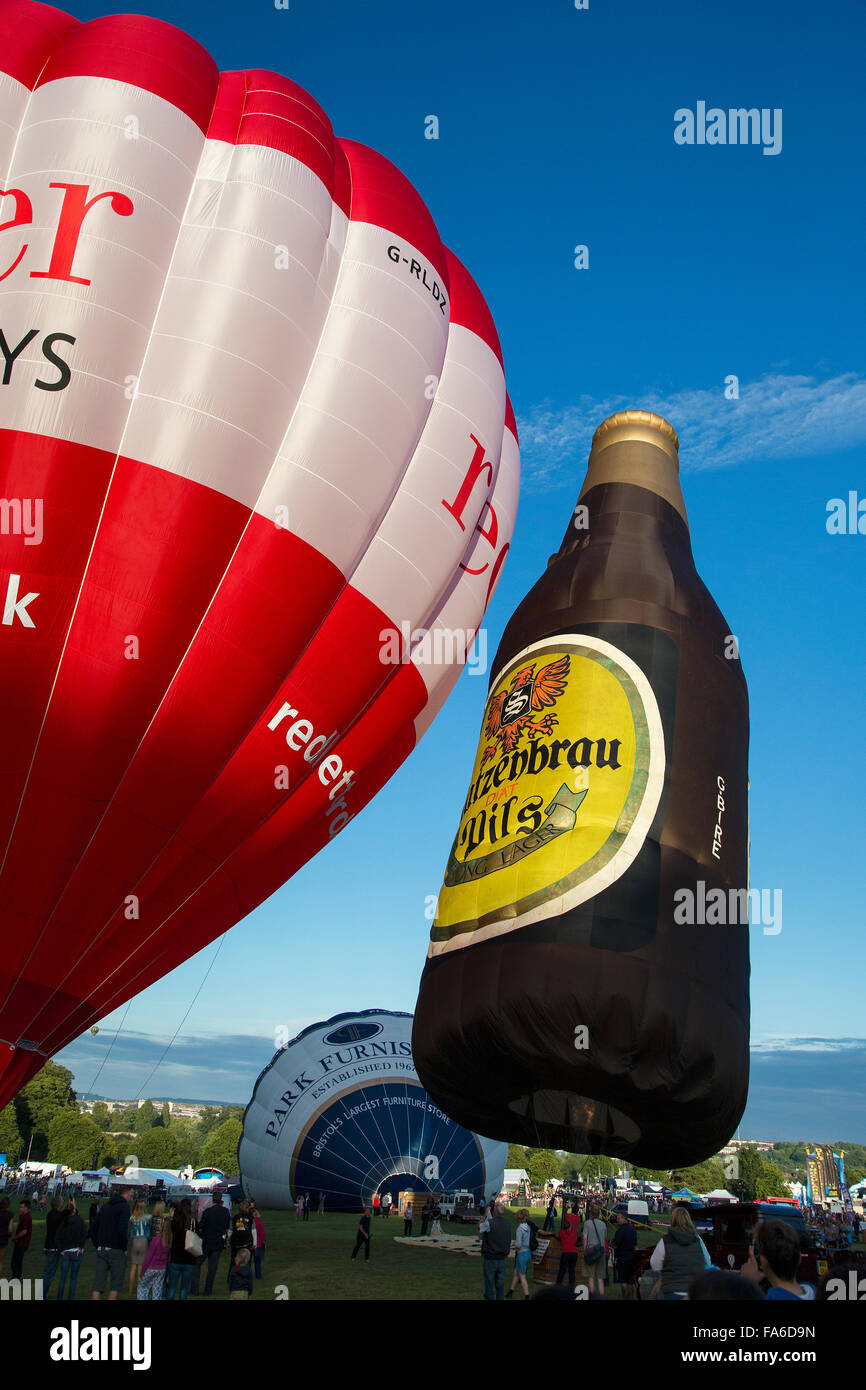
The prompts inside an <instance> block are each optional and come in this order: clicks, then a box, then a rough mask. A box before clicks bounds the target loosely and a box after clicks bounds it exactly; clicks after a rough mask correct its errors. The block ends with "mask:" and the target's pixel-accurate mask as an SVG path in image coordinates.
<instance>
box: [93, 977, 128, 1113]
mask: <svg viewBox="0 0 866 1390" xmlns="http://www.w3.org/2000/svg"><path fill="white" fill-rule="evenodd" d="M134 997H135V996H134V995H133V998H134ZM131 1008H132V999H130V1001H129V1003H128V1004H127V1006H126V1008H125V1009H124V1011H123V1018H122V1019H121V1020H120V1022H119V1023H118V1025H117V1032H116V1033H115V1035H114V1037H113V1038H112V1039H111V1042H110V1043H109V1045H108V1051H107V1052H106V1054H105V1056H104V1057H103V1059H102V1061H101V1062H100V1064H99V1068H98V1070H97V1072H96V1075H95V1076H94V1078H93V1080H92V1081H91V1083H90V1090H89V1091H85V1095H93V1088H94V1087H95V1085H96V1083H97V1081H98V1080H99V1078H100V1076H101V1075H102V1068H103V1067H104V1066H105V1064H106V1062H107V1061H108V1059H109V1057H110V1056H111V1049H112V1048H113V1047H114V1044H115V1043H116V1042H117V1039H118V1038H119V1037H120V1030H121V1028H122V1027H123V1025H124V1023H125V1022H126V1015H127V1014H128V1013H129V1011H130V1009H131Z"/></svg>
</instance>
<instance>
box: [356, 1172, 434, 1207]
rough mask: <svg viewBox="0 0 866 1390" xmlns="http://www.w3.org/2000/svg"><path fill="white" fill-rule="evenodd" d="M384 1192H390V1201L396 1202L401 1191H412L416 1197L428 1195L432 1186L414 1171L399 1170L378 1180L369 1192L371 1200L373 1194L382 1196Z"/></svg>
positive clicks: (430, 1193) (368, 1203) (431, 1190)
mask: <svg viewBox="0 0 866 1390" xmlns="http://www.w3.org/2000/svg"><path fill="white" fill-rule="evenodd" d="M386 1192H388V1193H390V1196H391V1200H392V1202H395V1203H396V1201H397V1199H398V1197H399V1195H400V1193H401V1192H403V1193H406V1192H414V1193H415V1196H416V1197H429V1196H431V1195H432V1193H433V1188H431V1187H430V1184H429V1183H426V1182H425V1181H424V1180H423V1178H419V1177H418V1176H417V1175H416V1174H415V1173H408V1172H402V1171H401V1172H397V1173H392V1174H391V1175H390V1177H387V1178H385V1179H384V1180H383V1181H382V1182H380V1183H379V1186H378V1187H377V1188H376V1189H375V1191H374V1192H373V1193H372V1194H371V1200H372V1197H374V1196H375V1197H383V1196H384V1194H385V1193H386ZM365 1200H366V1199H365ZM366 1204H367V1206H369V1205H370V1201H367V1203H366Z"/></svg>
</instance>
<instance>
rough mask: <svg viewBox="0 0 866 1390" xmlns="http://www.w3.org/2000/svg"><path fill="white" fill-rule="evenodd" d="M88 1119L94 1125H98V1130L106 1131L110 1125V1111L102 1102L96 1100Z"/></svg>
mask: <svg viewBox="0 0 866 1390" xmlns="http://www.w3.org/2000/svg"><path fill="white" fill-rule="evenodd" d="M90 1118H91V1120H92V1121H93V1123H94V1124H95V1125H99V1128H100V1129H108V1127H109V1125H110V1123H111V1111H110V1110H109V1108H108V1106H107V1105H106V1104H105V1101H104V1100H98V1101H96V1102H95V1103H94V1106H93V1109H92V1110H91V1112H90Z"/></svg>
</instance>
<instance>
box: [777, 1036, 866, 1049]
mask: <svg viewBox="0 0 866 1390" xmlns="http://www.w3.org/2000/svg"><path fill="white" fill-rule="evenodd" d="M750 1047H751V1051H752V1052H862V1051H864V1050H866V1039H864V1038H822V1037H814V1036H813V1037H808V1038H806V1037H788V1036H785V1035H781V1036H774V1035H771V1036H769V1037H767V1038H753V1039H752V1042H751V1044H750Z"/></svg>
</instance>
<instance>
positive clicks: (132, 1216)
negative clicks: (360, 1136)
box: [0, 1187, 267, 1302]
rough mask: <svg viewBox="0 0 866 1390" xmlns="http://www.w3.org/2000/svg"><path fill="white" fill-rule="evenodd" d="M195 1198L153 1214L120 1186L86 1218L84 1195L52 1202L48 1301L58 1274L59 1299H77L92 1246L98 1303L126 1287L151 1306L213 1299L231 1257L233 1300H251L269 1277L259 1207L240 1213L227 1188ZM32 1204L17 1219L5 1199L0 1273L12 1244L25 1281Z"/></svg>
mask: <svg viewBox="0 0 866 1390" xmlns="http://www.w3.org/2000/svg"><path fill="white" fill-rule="evenodd" d="M85 1200H86V1199H85ZM193 1201H194V1199H191V1198H189V1197H183V1198H181V1199H180V1200H177V1201H174V1202H171V1203H169V1204H167V1203H166V1202H165V1201H163V1200H161V1199H158V1200H156V1201H155V1202H154V1203H153V1208H152V1210H151V1211H150V1212H148V1209H147V1203H146V1202H145V1200H144V1199H143V1198H142V1197H141V1196H139V1195H136V1193H135V1191H134V1189H133V1188H131V1187H127V1188H121V1189H117V1188H116V1189H115V1190H114V1191H113V1192H112V1193H111V1195H110V1196H109V1198H108V1200H107V1201H106V1202H104V1203H103V1204H102V1205H100V1204H99V1203H98V1202H97V1201H92V1202H91V1203H90V1209H89V1212H88V1216H87V1220H86V1221H85V1218H84V1216H83V1214H82V1210H83V1206H84V1202H83V1201H82V1199H81V1198H80V1197H78V1198H76V1197H66V1198H64V1197H60V1196H57V1195H55V1196H53V1197H51V1198H50V1200H48V1202H47V1206H46V1214H45V1237H44V1249H43V1263H42V1268H41V1270H40V1272H39V1274H38V1276H37V1277H39V1278H40V1279H41V1281H42V1297H43V1298H44V1299H47V1298H49V1297H50V1296H51V1289H52V1285H53V1283H54V1279H55V1277H57V1293H56V1298H58V1299H72V1298H75V1296H76V1289H77V1285H78V1276H79V1273H80V1270H81V1266H82V1263H83V1261H84V1259H85V1255H86V1253H87V1250H88V1247H89V1246H92V1247H93V1251H94V1254H95V1267H94V1272H93V1286H92V1293H91V1298H92V1299H95V1300H99V1299H101V1298H102V1296H103V1294H106V1293H107V1296H108V1298H109V1300H113V1299H116V1298H117V1296H118V1294H119V1293H120V1292H121V1290H122V1289H123V1288H124V1285H125V1286H126V1291H127V1293H128V1294H129V1295H130V1296H133V1295H134V1296H135V1297H136V1298H138V1299H141V1300H144V1301H146V1300H148V1299H150V1300H154V1301H162V1300H167V1301H169V1302H171V1301H173V1300H174V1299H175V1298H178V1299H179V1300H181V1301H182V1300H185V1299H187V1298H189V1297H196V1296H197V1295H199V1294H200V1293H202V1292H203V1293H204V1295H205V1296H208V1295H210V1294H212V1293H213V1291H214V1285H215V1282H216V1279H217V1277H218V1273H219V1266H220V1261H221V1260H222V1257H223V1255H224V1254H225V1253H228V1257H229V1258H228V1264H227V1269H226V1279H227V1283H228V1290H229V1297H230V1298H232V1299H249V1298H251V1297H252V1293H253V1288H254V1280H256V1279H261V1278H262V1265H263V1260H264V1255H265V1250H266V1244H267V1242H266V1236H265V1227H264V1223H263V1221H262V1218H261V1215H260V1213H259V1211H258V1209H257V1207H256V1204H255V1202H252V1201H246V1200H245V1201H242V1202H240V1203H239V1204H238V1208H237V1211H236V1212H234V1213H233V1212H232V1209H231V1201H230V1200H227V1199H225V1198H224V1197H223V1194H222V1192H220V1191H214V1192H208V1193H205V1194H203V1195H202V1196H200V1197H199V1198H198V1199H195V1206H193ZM32 1207H33V1199H32V1198H30V1197H24V1198H22V1199H21V1202H20V1204H19V1208H18V1212H17V1217H16V1216H15V1215H13V1213H12V1210H11V1207H10V1202H9V1198H8V1197H7V1196H5V1195H4V1196H0V1275H2V1274H3V1267H4V1263H5V1259H6V1254H7V1251H8V1250H9V1248H10V1247H11V1250H12V1260H11V1268H10V1271H9V1272H10V1275H11V1277H12V1278H13V1279H23V1278H24V1277H25V1271H24V1260H25V1256H26V1255H27V1253H28V1251H29V1249H30V1245H31V1241H32V1238H33V1217H32V1212H31V1208H32ZM80 1208H81V1210H80ZM203 1271H204V1273H205V1282H204V1289H203V1290H202V1288H201V1276H202V1272H203Z"/></svg>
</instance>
